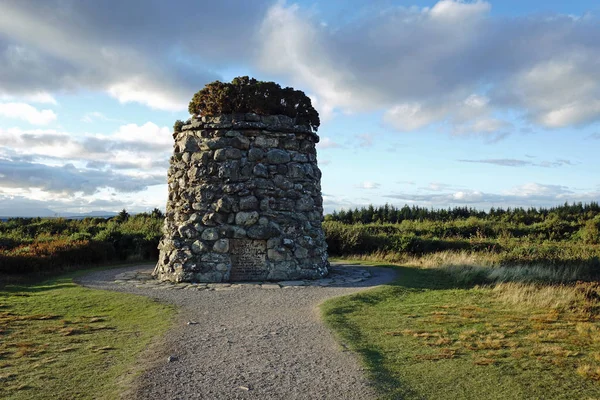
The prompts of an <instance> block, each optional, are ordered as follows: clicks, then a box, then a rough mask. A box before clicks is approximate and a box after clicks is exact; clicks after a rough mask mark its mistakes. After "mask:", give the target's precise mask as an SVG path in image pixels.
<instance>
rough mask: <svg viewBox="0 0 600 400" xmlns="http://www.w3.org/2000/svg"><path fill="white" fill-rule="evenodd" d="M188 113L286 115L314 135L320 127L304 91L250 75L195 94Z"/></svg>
mask: <svg viewBox="0 0 600 400" xmlns="http://www.w3.org/2000/svg"><path fill="white" fill-rule="evenodd" d="M188 110H189V112H190V114H192V115H200V116H215V115H220V114H232V113H251V112H252V113H256V114H261V115H279V114H280V115H286V116H288V117H290V118H293V119H294V120H295V121H296V124H298V125H308V126H310V127H311V128H312V129H313V130H314V131H315V132H316V131H317V129H318V128H319V125H320V120H319V113H318V112H317V111H316V110H315V109H314V107H313V106H312V103H311V101H310V98H309V97H308V96H306V95H305V94H304V92H302V91H301V90H294V89H292V88H290V87H286V88H282V87H281V86H279V85H278V84H277V83H275V82H263V81H257V80H256V79H254V78H249V77H247V76H242V77H237V78H234V79H233V80H232V81H231V83H223V82H220V81H215V82H212V83H209V84H208V85H206V86H205V87H204V88H203V89H201V90H200V91H198V92H197V93H196V94H194V97H193V98H192V101H190V104H189V108H188ZM176 125H177V123H176Z"/></svg>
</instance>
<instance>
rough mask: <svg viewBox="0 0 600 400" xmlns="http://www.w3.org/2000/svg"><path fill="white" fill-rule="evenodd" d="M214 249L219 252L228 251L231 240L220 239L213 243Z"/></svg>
mask: <svg viewBox="0 0 600 400" xmlns="http://www.w3.org/2000/svg"><path fill="white" fill-rule="evenodd" d="M213 251H216V252H217V253H227V252H228V251H229V240H228V239H219V240H217V241H216V242H215V244H214V245H213Z"/></svg>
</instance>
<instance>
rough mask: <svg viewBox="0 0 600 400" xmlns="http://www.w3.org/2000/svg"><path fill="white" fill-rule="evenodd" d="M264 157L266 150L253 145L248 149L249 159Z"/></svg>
mask: <svg viewBox="0 0 600 400" xmlns="http://www.w3.org/2000/svg"><path fill="white" fill-rule="evenodd" d="M264 157H265V152H264V151H263V150H261V149H257V148H256V147H253V148H251V149H250V150H249V151H248V161H253V162H255V161H262V159H263V158H264Z"/></svg>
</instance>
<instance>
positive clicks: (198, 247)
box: [192, 240, 208, 254]
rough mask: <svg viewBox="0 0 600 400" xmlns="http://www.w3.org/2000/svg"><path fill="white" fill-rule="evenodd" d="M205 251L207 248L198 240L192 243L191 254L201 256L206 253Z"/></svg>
mask: <svg viewBox="0 0 600 400" xmlns="http://www.w3.org/2000/svg"><path fill="white" fill-rule="evenodd" d="M207 250H208V247H207V246H206V245H205V244H204V243H203V242H201V241H199V240H196V241H195V242H194V243H192V253H194V254H201V253H204V252H206V251H207Z"/></svg>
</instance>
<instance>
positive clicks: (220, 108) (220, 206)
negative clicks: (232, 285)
mask: <svg viewBox="0 0 600 400" xmlns="http://www.w3.org/2000/svg"><path fill="white" fill-rule="evenodd" d="M189 111H190V114H192V115H193V116H192V118H191V119H190V120H188V121H187V122H185V123H183V122H181V121H177V123H176V124H175V129H174V133H173V136H174V139H175V145H174V152H173V156H172V157H171V165H170V168H169V171H168V186H169V198H168V202H167V210H166V218H165V223H164V236H163V238H162V240H161V242H160V244H159V250H160V256H159V261H158V264H157V265H156V268H155V269H154V272H153V276H154V277H155V278H157V279H159V280H163V281H172V282H229V281H263V280H274V281H280V280H295V279H318V278H321V277H323V276H325V275H327V273H328V266H329V263H328V261H327V252H326V250H327V245H326V243H325V236H324V234H323V229H322V226H321V223H322V220H323V200H322V196H321V184H320V180H321V171H320V170H319V168H318V166H317V156H316V149H315V145H316V143H317V142H318V141H319V137H318V136H317V134H316V133H315V132H316V130H317V128H318V126H319V115H318V113H317V111H316V110H315V109H314V108H313V107H312V105H311V101H310V99H309V98H308V97H307V96H306V95H305V94H304V93H303V92H301V91H298V90H294V89H291V88H281V87H280V86H279V85H278V84H276V83H274V82H260V81H256V80H255V79H249V78H248V77H241V78H236V79H234V80H233V81H232V82H231V83H222V82H219V81H217V82H213V83H211V84H208V85H206V87H205V88H204V89H202V90H200V91H199V92H198V93H196V94H195V95H194V98H193V99H192V101H191V102H190V106H189Z"/></svg>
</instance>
